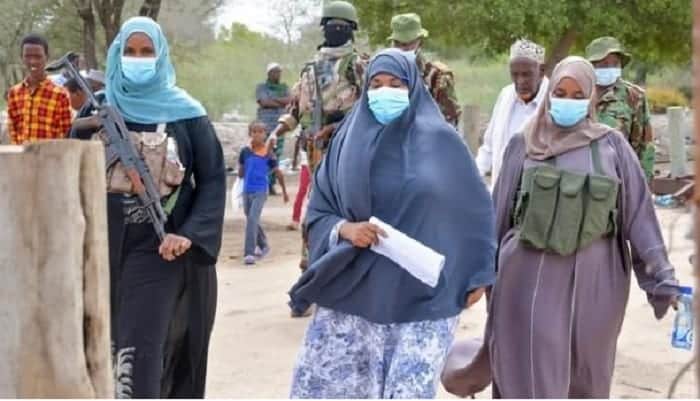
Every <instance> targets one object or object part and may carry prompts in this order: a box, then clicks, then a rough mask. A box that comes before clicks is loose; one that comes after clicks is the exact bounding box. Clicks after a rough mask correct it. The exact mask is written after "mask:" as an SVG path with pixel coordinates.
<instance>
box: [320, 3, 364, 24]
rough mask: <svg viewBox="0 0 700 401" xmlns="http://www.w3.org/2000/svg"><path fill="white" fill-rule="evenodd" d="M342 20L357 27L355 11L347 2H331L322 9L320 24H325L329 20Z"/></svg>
mask: <svg viewBox="0 0 700 401" xmlns="http://www.w3.org/2000/svg"><path fill="white" fill-rule="evenodd" d="M336 18H337V19H343V20H346V21H349V22H352V23H353V24H355V26H357V22H358V18H357V10H356V9H355V6H353V5H352V4H350V3H348V2H347V1H331V2H329V3H327V4H326V5H325V6H324V7H323V13H322V14H321V24H322V25H323V24H325V22H326V21H328V20H329V19H336Z"/></svg>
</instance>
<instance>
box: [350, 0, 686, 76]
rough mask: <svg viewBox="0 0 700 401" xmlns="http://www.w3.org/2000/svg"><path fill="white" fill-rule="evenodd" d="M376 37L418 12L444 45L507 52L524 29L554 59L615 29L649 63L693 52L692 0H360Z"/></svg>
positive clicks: (433, 39)
mask: <svg viewBox="0 0 700 401" xmlns="http://www.w3.org/2000/svg"><path fill="white" fill-rule="evenodd" d="M354 4H355V5H356V6H357V7H358V10H359V12H360V23H361V25H362V27H363V28H364V29H366V30H367V31H368V33H369V36H370V39H371V40H372V42H373V43H374V44H385V43H386V37H387V36H388V35H389V32H390V30H391V29H390V26H389V22H390V20H391V16H392V15H393V14H396V13H402V12H417V13H419V14H420V15H421V17H422V19H423V25H424V26H425V27H426V29H428V30H429V31H430V34H431V36H430V43H431V44H432V45H433V46H437V47H441V48H453V49H459V48H461V49H464V48H473V47H477V48H479V49H480V50H483V51H484V52H486V53H491V54H493V53H503V52H505V51H507V50H508V48H509V46H510V45H511V43H512V42H513V41H515V40H516V39H518V38H521V37H526V38H529V39H531V40H535V41H538V42H540V43H542V44H544V45H545V46H546V47H547V49H548V53H549V54H550V55H552V58H553V60H552V61H558V59H561V58H562V57H564V56H566V55H567V54H568V53H569V52H571V51H575V52H581V51H582V50H583V48H584V47H585V46H586V44H587V43H589V42H590V41H591V40H592V39H594V38H596V37H599V36H604V35H612V36H616V37H618V38H619V39H620V40H622V41H623V43H625V45H626V46H627V47H628V48H629V50H630V51H631V52H632V53H633V54H634V55H635V56H636V57H637V58H640V59H644V60H646V61H648V62H650V63H655V64H668V63H682V62H687V61H688V60H689V59H690V42H691V41H690V38H691V36H690V35H691V26H692V18H691V11H692V7H691V2H690V0H490V1H482V0H454V1H449V2H446V1H442V0H423V1H420V2H417V1H408V0H355V1H354Z"/></svg>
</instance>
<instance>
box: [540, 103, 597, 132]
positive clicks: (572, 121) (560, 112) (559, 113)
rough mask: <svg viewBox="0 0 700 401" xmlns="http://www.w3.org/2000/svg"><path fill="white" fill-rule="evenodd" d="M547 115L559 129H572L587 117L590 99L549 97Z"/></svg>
mask: <svg viewBox="0 0 700 401" xmlns="http://www.w3.org/2000/svg"><path fill="white" fill-rule="evenodd" d="M549 102H550V105H551V106H550V108H549V115H550V116H552V120H554V123H555V124H557V125H558V126H560V127H565V128H568V127H573V126H574V125H576V124H578V123H579V122H580V121H581V120H583V119H584V118H586V116H587V115H588V105H589V104H590V103H591V99H565V98H559V97H550V98H549Z"/></svg>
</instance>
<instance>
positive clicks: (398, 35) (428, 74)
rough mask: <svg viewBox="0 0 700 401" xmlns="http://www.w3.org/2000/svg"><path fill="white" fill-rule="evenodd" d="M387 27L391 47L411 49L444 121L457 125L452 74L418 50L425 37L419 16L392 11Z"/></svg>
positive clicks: (441, 64)
mask: <svg viewBox="0 0 700 401" xmlns="http://www.w3.org/2000/svg"><path fill="white" fill-rule="evenodd" d="M391 31H392V32H391V36H389V38H388V39H389V41H391V44H392V46H393V47H396V48H399V49H401V50H403V51H407V52H415V54H416V63H417V64H418V68H419V69H420V71H421V73H422V74H423V80H424V81H425V84H426V85H427V87H428V91H429V92H430V94H431V95H432V96H433V99H435V102H436V103H437V104H438V106H439V107H440V111H442V115H443V116H445V119H446V120H447V122H449V123H450V124H452V125H454V126H455V127H457V125H458V124H459V116H460V115H461V110H460V109H459V104H458V103H457V94H456V93H455V78H454V75H453V74H452V71H451V70H450V68H449V67H448V66H447V65H446V64H444V63H441V62H439V61H429V60H427V59H426V58H425V56H424V55H423V54H422V52H421V47H422V45H423V39H425V38H427V37H428V31H427V30H425V29H423V26H422V25H421V19H420V16H419V15H418V14H414V13H409V14H399V15H395V16H394V17H393V18H392V19H391Z"/></svg>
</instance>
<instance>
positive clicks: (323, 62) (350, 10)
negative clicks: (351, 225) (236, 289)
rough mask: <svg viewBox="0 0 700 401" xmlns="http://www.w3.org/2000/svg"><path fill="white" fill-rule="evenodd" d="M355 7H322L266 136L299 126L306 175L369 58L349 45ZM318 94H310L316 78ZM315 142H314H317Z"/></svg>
mask: <svg viewBox="0 0 700 401" xmlns="http://www.w3.org/2000/svg"><path fill="white" fill-rule="evenodd" d="M357 23H358V18H357V11H356V10H355V7H353V6H352V5H351V4H350V3H348V2H346V1H332V2H329V3H327V4H326V6H325V7H324V8H323V14H322V19H321V26H322V27H323V33H324V38H325V42H324V43H323V44H322V45H321V46H319V49H318V53H317V54H316V56H315V57H314V59H313V60H312V63H314V64H315V68H310V65H309V64H307V66H306V67H305V68H304V69H303V71H302V73H301V76H300V78H299V81H298V82H297V83H296V84H295V85H294V86H293V88H292V92H291V95H292V102H291V103H290V105H289V107H288V108H287V112H286V113H285V114H284V115H282V116H281V117H280V119H279V125H278V126H277V128H275V130H274V131H273V133H272V135H271V137H273V138H276V137H277V136H280V135H284V134H286V133H287V132H290V131H293V130H294V129H296V128H297V126H299V125H301V130H302V135H301V137H302V138H305V140H304V141H303V142H304V145H302V146H304V147H305V149H306V151H307V154H308V161H309V169H310V171H311V173H312V176H313V172H314V171H315V169H316V167H317V166H318V165H319V163H320V162H321V160H322V158H323V156H324V155H325V151H326V149H327V146H328V143H329V142H330V139H331V136H332V135H333V132H334V131H335V129H336V127H337V126H338V124H340V121H341V120H342V119H343V117H345V114H346V113H347V112H349V111H350V109H351V108H352V106H353V105H354V104H355V101H357V99H359V97H360V95H361V92H362V80H363V74H364V70H365V68H366V66H367V63H368V61H369V57H368V56H367V55H361V54H359V53H358V52H357V50H355V48H354V31H356V30H357ZM314 70H315V71H316V72H317V73H318V74H319V77H318V81H319V85H320V89H321V96H320V97H319V96H317V93H316V77H315V75H314ZM317 101H320V102H321V104H322V109H323V113H322V114H323V117H322V121H321V123H320V126H321V129H320V130H319V131H318V132H309V131H311V129H310V128H311V127H312V126H313V125H314V121H312V115H313V110H314V105H315V102H317ZM319 145H320V146H319ZM302 236H303V241H302V242H303V244H302V260H301V263H300V264H299V267H300V268H301V269H302V271H304V270H306V268H307V265H308V260H307V257H308V256H307V255H308V250H307V246H306V235H305V229H302ZM290 306H291V308H292V317H300V316H305V315H306V314H307V311H304V310H298V309H296V308H295V306H294V305H291V304H290Z"/></svg>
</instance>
